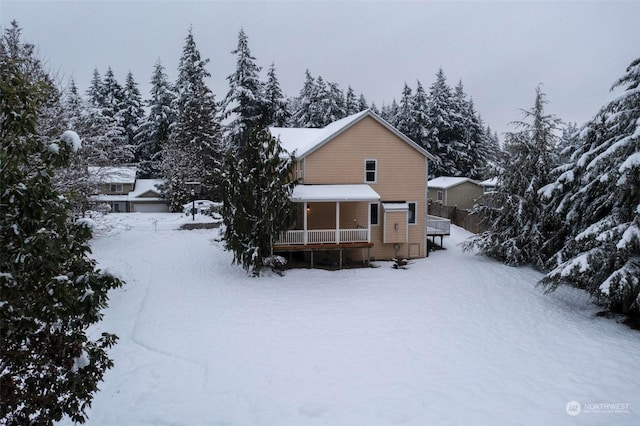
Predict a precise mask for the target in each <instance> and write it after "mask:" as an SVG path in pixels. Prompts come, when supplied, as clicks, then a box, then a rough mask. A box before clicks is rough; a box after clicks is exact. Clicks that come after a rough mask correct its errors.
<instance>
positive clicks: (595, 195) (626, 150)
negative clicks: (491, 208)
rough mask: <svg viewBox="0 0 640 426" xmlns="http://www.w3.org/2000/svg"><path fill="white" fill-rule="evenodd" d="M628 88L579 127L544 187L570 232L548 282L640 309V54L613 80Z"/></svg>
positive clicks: (610, 305)
mask: <svg viewBox="0 0 640 426" xmlns="http://www.w3.org/2000/svg"><path fill="white" fill-rule="evenodd" d="M617 87H621V88H624V93H623V94H622V95H621V96H618V97H617V98H615V99H614V100H612V101H611V102H610V103H609V104H607V105H606V106H604V107H603V108H602V109H601V110H600V112H598V114H597V115H596V116H595V117H594V118H593V119H592V120H591V121H590V122H588V123H587V124H586V125H585V126H584V127H583V128H582V130H581V131H580V133H579V135H580V136H579V142H580V145H579V146H578V149H577V150H576V152H575V153H574V154H573V155H572V156H571V161H570V162H569V163H567V164H565V165H564V166H562V167H560V168H559V169H558V172H559V176H558V177H557V179H556V180H555V182H553V183H552V184H550V185H549V186H547V187H545V188H544V190H543V191H542V192H543V193H544V194H545V195H547V196H548V197H550V202H549V209H548V214H550V215H558V216H559V218H560V220H561V221H562V223H564V224H565V229H564V230H565V231H566V233H567V238H566V239H565V240H564V241H562V244H561V245H560V244H559V247H558V251H557V253H556V254H555V256H554V257H553V258H552V260H551V262H550V266H551V267H554V268H553V270H551V272H550V273H549V274H548V275H547V276H546V277H545V278H544V280H543V281H542V283H543V285H544V286H545V287H546V288H547V289H548V290H549V291H552V290H555V289H556V288H557V287H558V286H559V285H560V284H563V283H567V284H572V285H574V286H576V287H578V288H583V289H585V290H587V291H588V292H589V293H590V294H591V295H592V297H594V298H595V299H596V300H597V301H600V302H602V303H604V304H605V305H606V306H607V309H608V310H609V311H612V312H621V313H624V314H627V315H632V316H639V315H640V260H639V259H640V132H639V129H640V91H639V88H640V58H638V59H635V60H634V61H632V62H631V64H630V65H629V67H628V68H627V70H626V73H625V74H624V75H623V76H622V77H621V78H620V79H619V80H618V81H617V82H616V83H615V84H614V85H613V88H617Z"/></svg>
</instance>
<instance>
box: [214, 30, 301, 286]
mask: <svg viewBox="0 0 640 426" xmlns="http://www.w3.org/2000/svg"><path fill="white" fill-rule="evenodd" d="M232 53H233V54H235V55H237V61H236V70H235V72H234V73H233V74H231V76H229V78H228V80H229V83H230V86H231V89H230V90H229V93H228V95H227V97H226V99H225V102H224V105H225V106H226V111H227V115H231V114H233V120H232V122H231V125H230V126H229V127H227V129H226V134H225V140H226V142H227V143H226V147H227V151H226V153H225V158H224V161H223V162H222V164H221V167H220V176H221V179H220V180H221V190H222V191H221V192H222V200H223V210H222V217H223V221H224V224H225V225H226V228H225V236H224V239H225V245H226V247H227V249H228V250H231V251H233V254H234V262H235V263H239V264H242V266H243V267H244V268H245V269H246V270H250V271H251V272H252V273H253V275H255V276H258V275H260V271H261V269H262V266H263V263H264V258H265V257H266V256H268V255H269V254H270V250H271V244H272V242H273V239H274V238H276V237H277V236H278V233H279V232H281V231H284V230H286V229H287V226H288V219H289V210H290V207H289V205H290V201H289V196H290V194H291V191H292V190H293V184H292V183H290V176H291V173H292V172H293V159H292V158H291V157H290V156H289V155H288V153H286V152H285V151H284V150H283V149H282V147H281V146H280V141H279V140H277V139H275V138H273V137H272V136H271V134H270V133H269V130H268V129H267V126H268V125H269V124H271V121H272V120H271V118H270V116H269V115H268V114H264V112H265V106H266V105H268V104H269V102H268V100H266V99H265V98H264V93H263V86H262V84H261V82H260V81H259V79H258V72H259V71H260V68H259V67H258V66H257V65H255V62H254V61H255V58H254V57H252V56H251V54H250V51H249V46H248V41H247V37H246V35H245V34H244V32H243V31H240V35H239V37H238V48H237V49H236V50H234V51H233V52H232Z"/></svg>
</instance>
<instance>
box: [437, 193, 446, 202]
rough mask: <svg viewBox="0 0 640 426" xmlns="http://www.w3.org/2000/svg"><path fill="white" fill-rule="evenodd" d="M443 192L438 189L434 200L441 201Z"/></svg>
mask: <svg viewBox="0 0 640 426" xmlns="http://www.w3.org/2000/svg"><path fill="white" fill-rule="evenodd" d="M443 195H444V194H443V193H442V191H438V194H437V195H436V201H442V200H443V199H444V197H443Z"/></svg>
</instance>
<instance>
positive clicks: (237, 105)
mask: <svg viewBox="0 0 640 426" xmlns="http://www.w3.org/2000/svg"><path fill="white" fill-rule="evenodd" d="M231 53H232V54H234V55H236V69H235V72H234V73H233V74H231V75H230V76H229V77H227V80H228V81H229V92H228V93H227V96H226V97H225V99H224V101H223V102H222V105H221V108H222V111H223V116H224V118H225V119H227V118H231V122H230V123H229V125H228V126H227V128H228V129H229V136H230V137H233V136H234V134H236V133H237V134H239V133H241V132H242V131H243V130H244V129H247V128H251V127H254V126H256V125H264V124H268V123H269V122H270V116H268V115H269V111H268V101H267V99H266V98H265V91H264V84H263V83H262V81H260V71H261V70H262V68H261V67H259V66H258V65H257V64H256V63H255V59H256V58H254V57H253V56H251V50H250V49H249V39H248V37H247V35H246V34H245V32H244V30H242V29H241V30H240V33H239V34H238V46H237V47H236V49H235V50H233V51H232V52H231Z"/></svg>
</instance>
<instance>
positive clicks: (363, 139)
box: [304, 117, 426, 259]
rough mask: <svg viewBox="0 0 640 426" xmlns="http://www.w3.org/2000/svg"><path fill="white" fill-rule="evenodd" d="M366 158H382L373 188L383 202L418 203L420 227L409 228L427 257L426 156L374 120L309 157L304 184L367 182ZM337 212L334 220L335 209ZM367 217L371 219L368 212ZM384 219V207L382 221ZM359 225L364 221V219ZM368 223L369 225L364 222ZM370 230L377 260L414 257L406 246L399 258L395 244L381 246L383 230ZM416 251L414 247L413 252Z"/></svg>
mask: <svg viewBox="0 0 640 426" xmlns="http://www.w3.org/2000/svg"><path fill="white" fill-rule="evenodd" d="M366 159H376V160H377V173H378V175H377V183H376V184H370V186H371V187H372V188H373V189H374V190H375V191H376V192H377V193H378V194H380V197H381V201H414V202H416V203H417V205H416V215H417V216H416V217H417V220H416V225H410V226H409V243H411V244H419V245H420V250H419V251H420V256H425V254H426V253H425V251H424V244H425V235H424V231H425V229H424V226H425V207H426V205H425V201H426V200H425V198H426V194H425V186H426V158H425V157H424V156H423V155H422V154H421V153H419V152H418V151H416V150H415V149H414V148H413V147H411V146H410V145H409V144H407V143H406V142H405V141H403V140H402V139H400V138H398V137H397V136H396V135H394V134H393V133H392V132H390V131H389V130H388V129H386V128H385V127H384V126H382V125H381V124H380V123H378V122H377V121H376V120H374V119H373V118H371V117H365V118H364V119H363V120H361V121H359V122H358V123H356V124H355V125H353V126H352V127H350V128H349V129H347V130H346V131H345V132H343V133H342V134H340V135H338V136H336V137H335V138H334V139H332V140H331V141H329V142H328V143H326V144H325V145H324V146H322V147H321V148H319V149H318V150H317V151H315V152H313V153H312V154H310V155H309V156H308V157H306V158H305V159H304V161H305V163H304V164H305V179H304V183H305V184H359V183H365V182H364V179H365V176H364V162H365V160H366ZM362 204H363V205H364V204H367V203H362ZM366 208H368V207H366ZM333 214H334V216H335V211H334V213H333ZM363 214H364V215H367V214H368V212H364V213H363ZM382 215H383V212H382V209H381V211H380V221H381V223H382V221H383V216H382ZM363 217H364V218H366V217H367V216H363ZM351 221H353V219H351ZM358 222H359V223H360V219H358ZM333 223H335V219H333ZM363 224H366V220H364V219H363ZM371 229H372V240H371V241H372V242H373V243H374V244H375V245H374V247H373V248H372V249H371V255H372V257H373V258H377V259H390V258H392V257H394V256H396V255H399V256H408V255H409V247H408V245H407V244H400V252H399V253H398V254H396V253H395V251H394V244H383V243H382V238H383V232H382V231H383V226H373V227H372V228H371ZM415 251H416V249H415V247H413V248H412V252H415Z"/></svg>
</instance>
